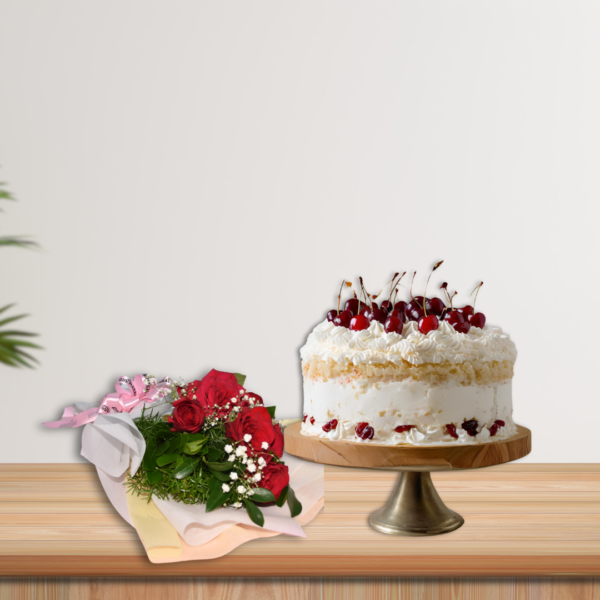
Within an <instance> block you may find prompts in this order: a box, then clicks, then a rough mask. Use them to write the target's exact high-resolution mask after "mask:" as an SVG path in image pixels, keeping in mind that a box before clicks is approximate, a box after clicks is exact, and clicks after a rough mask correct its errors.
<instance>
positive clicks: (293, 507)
mask: <svg viewBox="0 0 600 600" xmlns="http://www.w3.org/2000/svg"><path fill="white" fill-rule="evenodd" d="M287 503H288V506H289V507H290V513H291V515H292V517H297V516H298V515H299V514H300V513H301V512H302V504H300V502H299V500H298V498H296V494H295V493H294V490H293V489H292V488H291V487H290V486H289V485H288V493H287Z"/></svg>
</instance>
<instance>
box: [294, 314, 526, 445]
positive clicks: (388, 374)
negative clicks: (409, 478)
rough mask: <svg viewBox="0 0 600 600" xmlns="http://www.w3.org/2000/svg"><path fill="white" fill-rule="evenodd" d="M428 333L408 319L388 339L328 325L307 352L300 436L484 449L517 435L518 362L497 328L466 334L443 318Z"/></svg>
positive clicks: (372, 330)
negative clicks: (482, 446) (514, 394)
mask: <svg viewBox="0 0 600 600" xmlns="http://www.w3.org/2000/svg"><path fill="white" fill-rule="evenodd" d="M436 325H437V328H436V329H435V330H433V331H429V332H428V333H426V334H424V333H421V332H420V331H419V326H420V324H419V323H417V322H416V321H408V322H407V323H404V325H403V327H401V330H402V332H401V333H400V334H399V333H396V332H390V333H386V331H385V329H386V327H384V324H383V323H381V322H378V321H376V320H372V321H371V322H370V323H369V325H368V327H366V325H365V327H366V328H365V329H363V330H361V331H353V330H352V329H351V328H348V327H343V326H336V325H335V324H334V323H333V322H330V321H329V320H326V321H324V322H322V323H320V324H319V325H317V326H316V327H315V328H314V330H313V331H312V333H311V334H310V335H309V336H308V339H307V341H306V344H305V345H304V346H303V347H302V349H301V350H300V355H301V358H302V373H303V377H304V422H303V424H302V433H303V434H304V435H307V436H319V437H323V438H325V437H327V438H328V439H330V440H350V441H356V442H361V443H374V444H394V445H396V444H415V445H426V444H430V445H433V444H480V443H485V442H489V441H495V440H501V439H505V438H508V437H511V436H513V435H515V434H516V433H517V428H516V426H515V423H514V421H513V418H512V413H513V408H512V393H511V383H512V378H513V367H514V363H515V360H516V356H517V351H516V348H515V345H514V343H513V342H512V341H511V339H510V338H509V336H508V334H506V333H504V332H503V331H502V329H500V328H499V327H495V326H490V325H484V326H483V327H482V328H480V327H470V329H469V331H468V333H460V332H458V331H456V329H455V328H454V327H453V326H452V325H451V324H450V323H449V322H448V321H445V320H440V321H439V324H437V321H436Z"/></svg>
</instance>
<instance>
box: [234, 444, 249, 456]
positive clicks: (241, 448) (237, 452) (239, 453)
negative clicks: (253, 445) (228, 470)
mask: <svg viewBox="0 0 600 600" xmlns="http://www.w3.org/2000/svg"><path fill="white" fill-rule="evenodd" d="M246 452H247V448H246V446H238V447H237V448H236V449H235V455H236V456H243V455H244V454H246Z"/></svg>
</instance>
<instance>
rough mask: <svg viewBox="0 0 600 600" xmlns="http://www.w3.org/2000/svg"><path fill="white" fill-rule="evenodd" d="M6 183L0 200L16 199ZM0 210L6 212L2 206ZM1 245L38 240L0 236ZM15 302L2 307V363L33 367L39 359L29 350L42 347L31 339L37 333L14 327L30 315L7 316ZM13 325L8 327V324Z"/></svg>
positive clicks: (19, 245)
mask: <svg viewBox="0 0 600 600" xmlns="http://www.w3.org/2000/svg"><path fill="white" fill-rule="evenodd" d="M5 185H6V184H5V183H3V182H0V200H10V201H12V202H14V201H16V198H15V197H14V196H13V195H12V194H11V193H10V192H8V191H7V190H6V189H5V188H4V186H5ZM0 212H4V210H3V209H2V208H0ZM0 246H9V247H10V246H12V247H16V248H28V249H32V248H38V247H39V245H38V244H37V242H34V241H33V240H31V239H29V238H28V237H26V236H0ZM13 306H14V304H7V305H6V306H3V307H0V363H3V364H5V365H8V366H9V367H29V368H33V366H34V363H37V362H38V360H37V359H36V358H35V357H34V356H32V355H31V354H29V353H28V352H27V350H30V349H41V346H38V345H37V344H34V343H33V342H31V341H29V339H30V338H32V337H36V336H37V333H30V332H28V331H21V330H19V329H12V328H11V327H12V325H11V324H12V323H14V322H15V321H19V320H20V319H23V318H25V317H27V316H28V315H14V316H9V317H7V316H6V312H7V311H8V310H10V309H11V308H12V307H13ZM9 325H10V326H11V327H8V326H9Z"/></svg>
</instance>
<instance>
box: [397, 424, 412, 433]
mask: <svg viewBox="0 0 600 600" xmlns="http://www.w3.org/2000/svg"><path fill="white" fill-rule="evenodd" d="M413 427H416V425H398V427H396V429H394V431H395V432H396V433H404V432H405V431H410V430H411V429H412V428H413Z"/></svg>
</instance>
